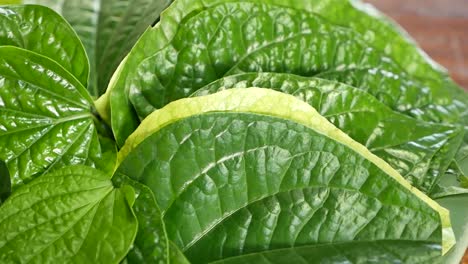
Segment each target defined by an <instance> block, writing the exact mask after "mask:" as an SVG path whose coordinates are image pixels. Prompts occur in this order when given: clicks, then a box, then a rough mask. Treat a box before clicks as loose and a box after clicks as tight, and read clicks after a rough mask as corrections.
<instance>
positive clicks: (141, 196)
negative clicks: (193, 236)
mask: <svg viewBox="0 0 468 264" xmlns="http://www.w3.org/2000/svg"><path fill="white" fill-rule="evenodd" d="M112 181H113V182H114V183H115V184H116V185H117V186H122V185H129V186H132V187H133V189H134V190H135V193H136V198H135V202H134V204H133V207H132V208H133V212H134V213H135V216H136V217H137V219H138V233H137V236H136V239H135V242H134V243H133V246H132V249H131V250H130V252H129V253H128V254H127V256H126V258H125V260H126V262H127V263H170V258H171V257H170V256H171V253H172V249H171V248H170V241H169V240H168V239H167V234H166V228H165V226H164V222H163V221H162V216H161V212H160V210H159V207H158V205H157V204H156V201H155V200H154V195H153V192H152V191H151V190H150V189H149V188H148V187H146V186H145V185H143V184H141V183H139V182H136V181H134V180H132V179H131V178H130V177H128V176H126V175H123V174H120V173H117V174H115V175H114V176H113V178H112ZM176 252H177V251H176ZM174 263H179V262H174Z"/></svg>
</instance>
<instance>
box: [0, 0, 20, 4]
mask: <svg viewBox="0 0 468 264" xmlns="http://www.w3.org/2000/svg"><path fill="white" fill-rule="evenodd" d="M19 3H21V0H0V5H12V4H19Z"/></svg>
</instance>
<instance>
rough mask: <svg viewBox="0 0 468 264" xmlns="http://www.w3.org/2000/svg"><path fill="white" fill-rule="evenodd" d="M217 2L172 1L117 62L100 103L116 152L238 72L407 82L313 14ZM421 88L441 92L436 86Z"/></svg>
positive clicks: (352, 35)
mask: <svg viewBox="0 0 468 264" xmlns="http://www.w3.org/2000/svg"><path fill="white" fill-rule="evenodd" d="M220 2H229V1H213V2H210V3H205V2H203V3H202V2H201V1H195V3H194V4H191V5H188V4H187V1H183V0H181V1H175V2H174V4H173V5H172V6H171V7H169V8H168V9H167V11H166V12H165V13H164V15H163V16H162V18H161V21H160V23H159V24H158V25H157V26H156V27H155V28H153V29H152V30H149V31H147V32H146V33H145V34H144V35H143V37H142V39H141V40H140V41H139V42H138V43H137V44H136V46H135V48H134V49H133V51H132V52H131V53H130V54H129V56H128V57H127V60H126V61H124V62H123V63H122V65H121V67H120V69H119V70H118V71H117V73H116V75H114V80H113V82H112V83H111V85H110V91H109V94H108V95H107V96H106V97H105V98H106V99H107V100H108V101H109V103H110V111H111V119H112V120H111V123H112V127H113V131H114V134H115V137H116V140H117V143H118V145H120V146H121V145H122V144H123V142H124V140H125V138H126V137H127V136H128V135H129V134H130V133H131V132H132V131H133V130H134V129H135V128H136V126H137V125H138V122H137V121H135V120H136V119H137V118H140V119H143V118H144V117H146V116H147V115H148V114H149V113H151V112H152V111H154V110H155V109H158V108H160V107H162V106H164V105H165V104H166V103H168V102H170V101H173V100H176V99H179V98H182V97H186V96H188V95H189V94H190V93H192V92H194V91H196V90H197V89H199V88H200V87H202V86H204V85H206V84H208V83H210V82H212V81H214V80H216V79H218V78H220V77H223V76H226V75H231V74H235V73H239V72H285V73H294V74H298V75H302V76H313V75H316V74H319V73H322V72H326V71H335V70H345V69H348V68H350V69H354V68H359V69H367V68H377V69H382V70H385V71H386V72H388V73H390V74H394V75H396V76H401V78H404V79H409V76H408V75H407V73H405V71H404V70H403V69H402V68H401V67H400V66H399V65H398V64H397V63H395V62H393V61H392V60H391V59H389V58H387V57H385V55H384V54H383V53H382V52H380V51H379V50H378V49H374V48H372V47H369V46H368V45H367V43H366V42H365V41H364V40H363V39H362V37H361V36H360V35H359V34H358V33H356V32H354V31H352V30H349V29H347V28H343V27H339V26H336V25H334V24H330V23H329V22H327V21H326V20H323V19H322V18H320V17H318V16H316V15H314V14H311V13H308V12H303V11H300V10H297V9H289V8H285V7H281V6H274V5H264V4H259V3H256V4H255V3H248V2H242V3H221V4H219V3H220ZM265 2H268V1H265ZM216 4H217V5H216ZM202 7H203V8H202ZM197 8H198V9H197ZM252 10H255V16H252V15H251V14H252ZM190 11H193V12H192V13H189V12H190ZM176 22H180V23H179V24H177V23H176ZM426 82H428V83H430V84H431V87H432V86H437V88H438V89H439V90H441V89H440V87H439V86H438V82H435V83H433V81H431V80H425V82H424V83H426ZM420 88H424V86H422V87H420ZM446 93H448V94H449V95H450V92H446ZM135 113H136V114H137V115H135Z"/></svg>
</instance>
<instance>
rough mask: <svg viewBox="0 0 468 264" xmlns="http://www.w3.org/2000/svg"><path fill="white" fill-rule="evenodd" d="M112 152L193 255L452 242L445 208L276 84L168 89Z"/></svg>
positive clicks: (201, 258)
mask: <svg viewBox="0 0 468 264" xmlns="http://www.w3.org/2000/svg"><path fill="white" fill-rule="evenodd" d="M119 161H120V165H119V167H118V169H117V173H121V174H123V175H128V176H129V177H131V178H132V179H134V180H136V181H139V182H140V183H142V184H145V185H147V186H148V187H149V188H150V189H151V190H152V192H153V194H154V196H155V200H156V202H157V205H158V206H159V208H160V210H161V213H162V216H163V220H164V223H165V226H166V231H167V235H168V237H169V239H171V240H172V241H174V243H175V244H176V245H177V246H178V247H179V248H181V250H182V251H183V252H184V254H185V255H186V256H187V258H188V260H190V261H191V262H192V263H208V262H210V261H216V260H220V259H224V258H228V257H235V256H239V255H246V254H261V253H265V254H269V253H271V251H273V250H284V252H285V254H289V253H290V254H293V253H294V252H295V251H296V247H299V248H301V247H307V246H314V245H315V246H317V245H321V244H328V245H330V246H334V245H341V244H342V243H349V245H350V247H352V246H353V242H356V244H355V245H356V248H357V249H359V248H360V247H359V243H361V242H368V243H375V244H379V243H381V242H382V241H383V240H392V241H393V243H395V246H396V247H398V245H400V246H401V244H400V242H401V241H402V240H403V241H409V240H411V241H414V243H415V244H414V245H415V246H416V244H418V242H420V243H419V245H418V246H423V247H424V248H425V249H426V250H424V253H423V254H424V255H426V254H431V255H432V254H434V255H436V251H439V253H438V254H439V255H440V249H441V246H442V248H443V251H444V252H445V251H446V250H448V249H449V248H450V247H451V244H452V242H450V241H452V239H453V238H451V231H450V228H449V219H448V212H447V211H446V210H445V209H443V208H442V207H440V206H439V205H438V204H436V203H435V202H434V201H433V200H431V199H430V198H428V197H427V196H425V195H424V194H423V193H421V192H420V191H419V190H417V189H416V188H414V187H412V186H411V185H409V183H408V182H406V181H405V180H404V179H403V177H402V176H401V175H399V174H398V172H396V171H395V170H394V169H393V168H391V167H390V166H389V165H388V164H387V163H385V162H384V161H383V160H381V159H380V158H378V157H377V156H375V155H373V154H371V153H370V152H369V151H368V150H367V149H366V148H365V147H364V146H362V145H360V144H359V143H357V142H355V141H354V140H352V139H351V138H349V137H348V136H347V135H346V134H344V133H343V132H342V131H340V130H338V129H337V128H336V127H334V126H333V125H332V124H331V123H329V122H328V121H327V120H326V119H325V118H324V117H322V116H320V115H319V114H318V113H317V112H316V111H315V110H314V109H313V108H312V107H311V106H310V105H308V104H307V103H305V102H303V101H301V100H298V99H296V98H294V97H293V96H290V95H286V94H283V93H280V92H276V91H273V90H268V89H259V88H250V89H231V90H226V91H222V92H219V93H216V94H213V95H209V96H205V97H195V98H190V99H182V100H179V101H175V102H173V103H171V104H169V105H167V106H166V107H164V108H162V109H161V110H158V111H155V112H154V113H153V114H151V115H150V116H149V117H148V118H146V119H145V120H144V121H143V123H142V124H141V126H140V127H139V129H138V130H136V131H135V133H133V134H132V135H131V136H130V138H129V139H128V140H127V142H126V144H125V146H124V147H123V148H122V150H121V152H120V153H119ZM390 243H392V242H390ZM427 243H429V244H430V246H429V248H430V249H431V250H427V249H428V244H427ZM380 248H381V250H382V251H385V253H386V254H391V252H393V251H394V249H395V247H386V246H380ZM421 250H422V249H421V248H419V250H416V249H415V251H418V252H422V251H421ZM432 250H434V252H431V251H432ZM405 252H406V253H407V252H408V251H402V252H401V253H403V254H404V253H405ZM413 252H414V251H413ZM356 254H357V255H358V254H359V252H357V253H356ZM365 254H368V252H367V253H365ZM382 254H383V253H382ZM403 257H404V258H407V257H408V256H402V258H403ZM414 257H417V256H414ZM419 257H421V256H419ZM309 261H311V259H309Z"/></svg>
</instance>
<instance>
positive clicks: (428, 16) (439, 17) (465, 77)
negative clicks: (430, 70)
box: [363, 0, 468, 90]
mask: <svg viewBox="0 0 468 264" xmlns="http://www.w3.org/2000/svg"><path fill="white" fill-rule="evenodd" d="M363 1H364V2H368V3H371V4H373V5H374V6H375V7H377V8H378V9H380V10H381V11H383V12H384V13H386V14H387V15H389V16H390V17H392V18H393V19H394V20H396V21H397V22H398V23H399V24H400V25H402V26H403V27H404V28H405V29H406V31H408V32H409V33H410V35H411V36H412V37H413V38H414V39H415V40H416V41H417V42H418V43H419V44H420V45H421V46H422V48H423V49H424V50H425V51H426V52H427V53H428V54H429V55H430V56H431V57H432V58H433V59H434V60H435V61H437V62H438V63H440V64H441V65H443V66H444V67H446V68H447V69H448V70H449V72H450V74H451V76H452V77H453V78H454V79H455V81H456V82H457V83H458V84H460V85H461V86H463V87H464V88H465V89H467V90H468V0H363Z"/></svg>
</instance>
